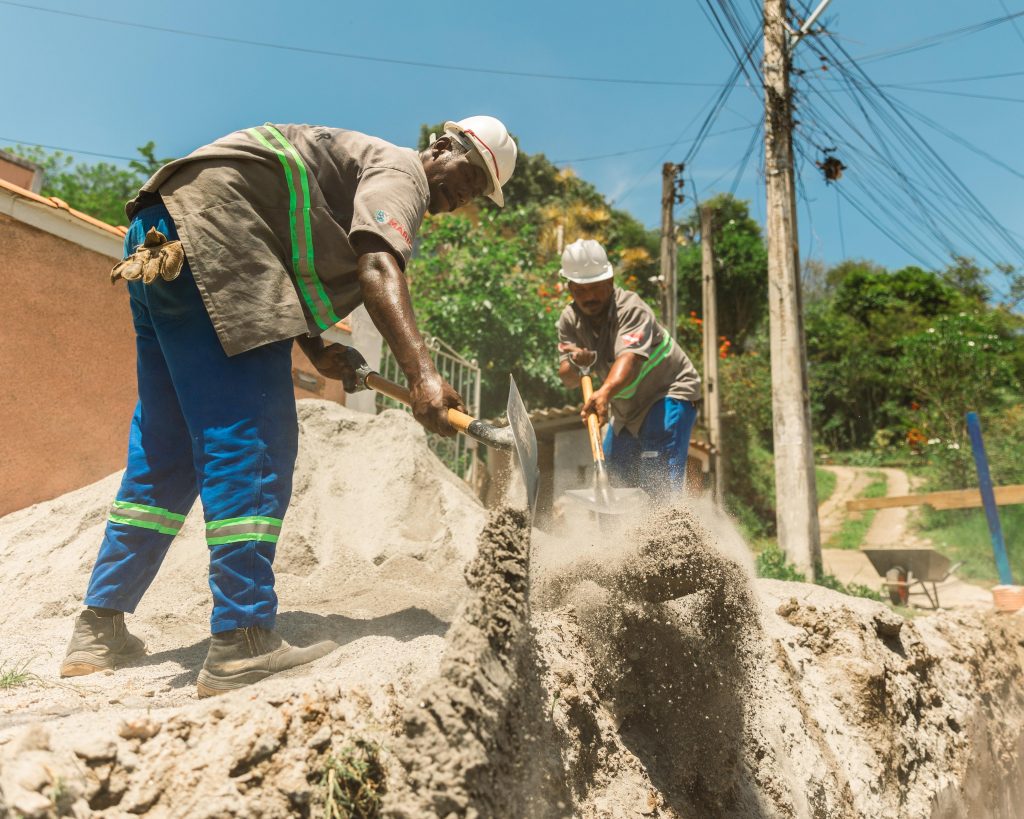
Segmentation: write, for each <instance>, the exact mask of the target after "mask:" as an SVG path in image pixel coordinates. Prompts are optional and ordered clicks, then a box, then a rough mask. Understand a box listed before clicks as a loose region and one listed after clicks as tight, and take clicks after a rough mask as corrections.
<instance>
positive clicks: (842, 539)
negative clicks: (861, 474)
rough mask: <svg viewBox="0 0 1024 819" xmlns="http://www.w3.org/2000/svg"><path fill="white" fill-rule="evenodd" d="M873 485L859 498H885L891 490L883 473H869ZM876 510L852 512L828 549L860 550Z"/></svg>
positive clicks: (829, 543) (827, 546)
mask: <svg viewBox="0 0 1024 819" xmlns="http://www.w3.org/2000/svg"><path fill="white" fill-rule="evenodd" d="M868 476H869V477H870V478H871V483H869V484H868V485H867V486H866V487H864V491H863V492H861V493H860V494H859V495H858V496H857V497H859V498H884V497H885V493H886V492H887V491H888V489H889V481H888V479H887V478H886V477H885V473H883V472H869V473H868ZM875 511H876V510H874V509H869V510H868V511H866V512H851V513H850V514H849V516H848V517H847V518H846V520H844V521H843V525H842V526H841V527H840V528H839V531H838V532H836V533H835V534H834V535H832V537H831V538H829V541H828V543H826V544H825V548H826V549H859V548H860V545H861V544H862V543H863V542H864V536H865V535H867V533H868V529H870V528H871V522H872V521H873V520H874V519H875Z"/></svg>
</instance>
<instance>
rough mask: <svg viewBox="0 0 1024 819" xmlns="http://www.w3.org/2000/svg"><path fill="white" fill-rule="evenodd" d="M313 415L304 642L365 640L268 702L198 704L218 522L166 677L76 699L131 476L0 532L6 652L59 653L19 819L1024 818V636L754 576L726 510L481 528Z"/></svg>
mask: <svg viewBox="0 0 1024 819" xmlns="http://www.w3.org/2000/svg"><path fill="white" fill-rule="evenodd" d="M301 417H302V424H303V450H302V453H303V454H302V456H301V461H300V475H299V479H298V481H297V484H296V498H295V503H294V506H293V510H292V512H290V513H289V516H288V519H287V521H286V532H290V534H289V535H288V537H290V538H291V540H290V541H289V540H285V539H282V544H281V550H280V553H281V561H282V563H281V564H279V566H280V567H281V569H282V571H281V573H280V580H281V584H280V585H281V587H282V591H281V598H282V601H283V603H284V605H286V606H295V607H297V609H298V610H296V611H291V612H289V611H286V612H284V613H283V614H282V616H281V628H282V631H284V632H285V634H286V636H288V637H289V638H292V637H296V638H297V639H313V638H319V637H331V638H333V639H335V640H338V641H339V642H341V643H343V644H344V645H343V647H342V648H341V649H340V650H339V651H337V652H335V653H334V654H331V655H329V656H328V657H325V658H323V659H322V660H319V661H317V663H315V664H313V665H312V666H310V667H308V668H304V669H297V670H295V671H294V672H291V673H288V674H285V675H281V676H280V677H276V678H271V679H270V680H267V681H265V682H264V683H261V684H259V685H256V686H253V687H252V688H250V689H245V690H242V691H238V692H234V693H232V694H229V695H227V696H224V697H220V698H217V699H215V700H213V701H203V702H201V703H200V702H195V701H193V699H192V698H193V696H194V694H193V692H194V687H193V682H194V678H195V672H196V670H197V669H198V666H199V664H200V663H201V661H202V655H203V653H204V651H205V640H204V638H203V636H202V634H203V633H205V613H206V608H207V607H208V605H209V603H208V601H205V599H201V598H205V593H204V594H203V595H200V594H199V591H198V590H197V587H198V586H199V585H200V584H201V583H202V582H203V581H204V567H205V562H201V561H199V560H198V558H197V557H196V556H194V555H193V556H189V552H190V550H193V551H198V548H197V544H196V541H197V540H198V543H199V544H201V543H202V541H201V537H202V533H201V530H200V529H199V527H197V526H196V525H195V522H194V521H190V526H191V530H190V533H188V534H187V535H186V537H185V538H183V540H184V542H183V543H180V544H175V547H174V549H172V555H175V552H178V553H179V554H177V555H176V558H177V559H178V560H180V561H181V563H180V564H178V567H177V568H179V569H180V572H178V573H176V574H174V575H173V576H172V577H171V578H169V579H166V580H163V581H161V580H158V585H159V584H160V583H161V582H164V583H165V584H166V585H165V586H164V587H163V589H162V590H161V589H159V588H154V590H153V592H152V593H151V595H150V596H149V597H148V598H147V601H146V603H145V604H144V605H145V606H148V608H146V610H145V611H142V610H140V612H139V614H138V615H137V616H136V617H135V618H133V619H132V623H133V627H137V628H138V630H140V631H142V632H143V633H144V636H146V637H147V638H149V639H150V640H151V641H152V642H154V643H156V645H155V646H154V649H155V651H154V654H152V655H151V656H150V657H149V658H147V660H146V662H145V663H144V664H142V665H141V666H140V667H138V668H133V669H123V670H121V671H118V672H117V673H116V674H113V675H110V676H103V677H101V678H99V679H98V680H96V679H91V678H82V679H81V680H75V681H72V683H71V684H69V685H67V686H64V685H60V686H58V685H57V684H56V682H55V680H54V677H55V673H56V665H57V663H58V662H59V659H60V655H61V653H62V650H63V644H64V641H65V640H66V637H67V631H68V629H69V627H70V623H69V620H68V617H67V614H68V613H69V612H65V611H64V610H63V608H64V606H65V602H64V601H67V600H72V601H75V600H76V597H75V595H76V594H79V593H80V589H81V587H82V586H84V582H85V577H86V574H87V572H88V569H89V564H90V561H91V558H92V554H93V552H94V550H95V548H96V542H97V540H98V532H99V531H100V530H101V527H102V520H103V514H104V509H105V505H106V503H108V502H109V496H110V492H111V491H112V490H113V488H114V487H115V485H116V481H114V482H112V481H107V482H105V483H101V484H97V485H95V486H93V487H86V488H85V489H83V490H80V491H79V493H72V496H66V497H65V498H62V499H58V500H57V501H54V502H51V503H50V504H48V505H41V506H40V507H35V508H33V509H30V510H26V511H24V512H21V513H16V514H15V515H12V516H9V517H8V518H6V519H3V520H0V557H2V558H3V561H2V562H0V572H2V573H3V574H2V577H3V582H4V584H5V586H4V587H5V588H8V587H9V586H8V585H7V584H9V583H17V584H19V585H20V586H21V587H22V588H24V589H27V590H29V591H28V594H26V595H25V597H26V598H29V597H31V598H32V605H31V606H29V605H26V606H22V607H19V608H18V609H17V610H15V611H11V610H10V609H7V610H5V612H4V614H3V615H0V618H6V619H4V620H3V622H2V625H3V627H4V630H3V632H2V634H3V637H2V639H3V640H5V641H6V642H3V643H0V646H2V650H3V654H2V655H0V656H3V657H5V658H7V657H12V656H14V657H17V656H18V654H17V653H14V654H12V648H13V649H14V650H15V651H21V652H26V648H27V647H29V646H36V647H39V646H40V645H41V644H42V645H43V646H44V647H45V650H46V651H47V652H48V655H47V658H46V659H44V660H40V661H37V662H36V664H35V665H33V667H32V670H33V671H36V673H38V674H39V675H40V678H41V681H42V682H40V683H39V684H31V685H28V686H23V687H21V688H16V689H12V690H11V691H8V692H6V693H3V694H2V695H0V707H2V709H3V717H2V719H3V723H2V724H0V815H4V814H5V811H9V812H12V813H13V812H19V813H21V814H23V815H26V816H37V817H47V816H56V815H74V816H106V817H120V816H126V815H138V814H144V815H147V816H153V817H164V816H167V817H178V816H189V817H290V816H314V815H316V816H319V815H322V812H323V807H324V803H325V800H327V799H328V798H329V799H330V800H331V801H332V802H333V803H334V804H335V805H345V804H348V805H350V806H351V805H353V804H355V803H357V802H358V803H359V804H362V805H363V808H362V809H361V810H362V812H357V811H355V809H354V808H351V807H349V808H344V809H341V811H342V812H341V813H340V815H346V814H345V812H344V811H346V810H347V811H349V812H354V813H353V815H380V814H383V815H389V816H395V817H406V818H408V817H421V816H443V817H449V816H452V817H516V818H518V817H524V818H525V819H547V817H570V816H571V817H583V819H597V817H601V819H605V818H606V817H636V816H638V815H641V816H655V817H665V818H666V819H668V818H669V817H672V818H674V817H691V816H708V817H758V816H763V817H829V818H831V817H851V818H852V817H861V816H884V817H908V818H910V817H913V818H914V819H916V818H917V817H921V816H930V817H933V818H934V819H945V818H946V817H950V818H951V817H967V816H970V817H995V818H996V819H1015V817H1019V816H1020V812H1019V807H1018V806H1019V805H1020V804H1024V793H1022V792H1021V791H1022V782H1024V776H1022V774H1024V769H1022V765H1021V760H1022V759H1024V693H1022V689H1021V686H1020V680H1021V678H1022V673H1024V619H1022V618H1020V617H1017V618H1003V619H995V618H985V617H982V616H980V615H966V614H965V615H949V614H938V615H933V616H926V617H918V618H915V619H913V620H904V619H903V618H902V617H899V616H898V615H896V614H894V613H893V612H892V611H891V610H890V609H889V608H888V607H886V606H884V605H882V604H878V603H873V602H870V601H866V600H859V599H854V598H849V597H845V596H842V595H838V594H836V593H834V592H830V591H828V590H825V589H822V588H820V587H815V586H806V585H803V584H792V583H781V582H776V581H753V580H751V573H750V557H749V554H748V553H747V551H746V549H745V547H744V546H743V544H742V541H741V540H740V539H739V537H738V535H737V534H736V531H735V529H734V528H733V527H732V526H731V524H730V523H729V522H728V520H726V519H725V518H723V517H721V516H720V515H719V514H718V513H716V512H714V511H713V510H711V509H710V508H708V507H706V506H702V505H696V506H693V507H689V508H679V509H673V510H662V511H660V512H657V513H655V514H653V515H651V517H650V519H648V520H645V521H641V522H639V523H638V522H635V521H634V522H632V523H630V524H629V525H627V526H618V527H617V528H612V527H605V528H599V527H598V528H594V527H590V528H583V529H579V530H578V531H577V536H576V537H575V538H565V537H562V538H554V539H553V538H551V537H546V536H543V535H541V534H540V533H536V532H534V533H532V537H531V532H530V530H529V526H528V523H527V518H526V516H525V515H524V514H523V513H522V512H520V511H517V510H514V509H501V510H496V511H494V512H492V513H491V515H490V517H489V519H487V521H486V525H485V523H484V514H483V511H482V510H481V509H480V508H479V507H478V505H477V504H476V502H475V501H474V500H473V498H471V497H470V496H469V495H468V493H466V492H465V490H464V489H463V488H462V487H461V485H459V484H458V482H457V481H456V480H455V479H454V478H452V477H450V476H449V475H448V474H447V473H446V472H445V470H444V468H443V467H442V466H441V465H440V463H439V462H437V461H436V459H434V458H433V456H431V455H430V453H429V452H428V451H427V449H426V446H425V444H424V441H423V438H422V435H421V434H420V433H419V431H418V429H417V428H416V427H415V426H413V425H412V422H411V421H410V420H409V419H407V418H405V417H403V416H400V415H397V414H395V415H384V416H380V417H378V418H376V419H373V418H366V417H358V416H354V415H353V414H351V413H346V412H345V411H344V410H343V409H341V408H337V407H333V406H331V405H325V404H320V403H311V404H307V405H306V406H304V407H303V409H302V413H301ZM370 464H372V465H373V469H370V468H368V465H370ZM403 470H404V471H403ZM372 492H375V493H377V494H376V495H375V496H373V497H376V498H377V500H376V502H374V503H370V501H369V498H370V497H371V493H372ZM341 493H344V494H341ZM359 493H365V498H366V499H367V500H365V504H366V505H365V508H364V507H363V506H362V505H361V504H360V503H354V502H353V500H352V498H353V496H356V497H363V495H360V494H359ZM101 495H102V498H101ZM381 497H385V498H389V500H390V499H391V498H395V499H397V501H396V505H395V506H394V507H393V508H392V507H390V506H388V504H385V503H381V502H380V498H381ZM339 498H341V501H340V503H344V506H343V507H341V506H340V505H339ZM397 504H405V505H406V506H407V507H408V508H410V509H412V510H413V512H414V515H413V516H412V517H410V516H408V515H407V514H406V513H404V512H403V510H402V508H401V507H400V506H399V505H397ZM384 507H387V508H384ZM438 509H440V510H441V511H440V513H438V511H437V510H438ZM417 518H418V520H417ZM438 520H439V521H440V522H437V521H438ZM420 524H422V528H417V526H418V525H420ZM531 540H532V541H533V543H532V545H531ZM531 549H533V550H534V551H535V554H532V555H531ZM202 552H203V554H204V555H205V546H203V549H202ZM467 555H475V556H474V557H473V559H472V560H470V561H469V562H468V564H467V563H466V559H465V558H466V556H467ZM310 565H312V566H313V568H312V569H311V570H309V567H310ZM169 569H171V567H170V566H168V567H165V569H164V572H163V576H166V575H167V574H168V570H169ZM463 571H464V577H463ZM187 572H191V573H193V574H196V575H198V577H197V578H194V577H191V576H187V574H186V573H187ZM163 576H162V577H163ZM61 584H65V585H64V586H63V587H62V586H61ZM11 587H16V586H11ZM204 592H205V588H204ZM74 608H77V603H76V604H75V605H74V606H73V607H72V610H74ZM197 619H198V620H199V622H194V621H195V620H197ZM448 620H450V621H451V627H450V628H448V623H447V621H448ZM446 631H447V636H446V637H442V636H441V635H442V634H443V633H445V632H446ZM12 637H13V640H14V642H13V643H12V642H11V638H12ZM190 640H191V641H192V642H191V644H189V641H190ZM51 643H52V645H51ZM22 656H29V654H28V653H27V652H26V653H24V654H23V655H22Z"/></svg>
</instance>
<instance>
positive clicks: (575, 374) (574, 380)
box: [558, 359, 580, 390]
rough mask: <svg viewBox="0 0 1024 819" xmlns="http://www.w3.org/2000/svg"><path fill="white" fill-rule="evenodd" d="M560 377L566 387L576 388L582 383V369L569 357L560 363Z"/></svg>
mask: <svg viewBox="0 0 1024 819" xmlns="http://www.w3.org/2000/svg"><path fill="white" fill-rule="evenodd" d="M558 377H559V378H561V379H562V383H563V384H564V385H565V387H566V389H570V390H574V389H576V388H577V387H578V386H579V385H580V371H579V370H577V369H576V368H575V367H574V366H573V365H572V362H570V361H569V360H568V359H566V360H565V361H562V362H561V363H560V364H559V365H558Z"/></svg>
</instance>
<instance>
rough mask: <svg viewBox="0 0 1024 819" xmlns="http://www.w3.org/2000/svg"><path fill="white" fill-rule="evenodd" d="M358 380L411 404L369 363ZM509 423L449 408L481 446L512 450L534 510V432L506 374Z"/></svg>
mask: <svg viewBox="0 0 1024 819" xmlns="http://www.w3.org/2000/svg"><path fill="white" fill-rule="evenodd" d="M356 374H357V377H358V381H359V383H360V384H361V385H362V386H364V387H366V388H368V389H371V390H374V391H375V392H379V393H380V394H381V395H386V396H387V397H388V398H393V399H394V400H395V401H398V402H400V403H402V404H405V405H406V406H412V396H411V395H410V394H409V390H408V389H407V388H406V387H403V386H401V385H400V384H396V383H394V382H393V381H388V380H387V379H386V378H384V377H382V376H381V375H380V374H379V373H375V372H374V371H373V370H371V369H370V368H369V366H362V367H360V368H359V369H358V370H357V371H356ZM506 410H507V412H508V426H507V427H496V426H493V425H492V424H488V423H487V422H486V421H479V420H477V419H476V418H474V417H473V416H472V415H466V413H464V412H459V411H458V410H457V409H449V410H448V423H449V424H451V425H452V426H453V427H455V428H456V429H457V430H458V431H459V432H461V433H463V434H465V435H467V436H468V437H470V438H472V439H473V440H474V441H479V442H480V443H481V444H483V445H484V446H488V447H491V448H492V449H500V450H502V451H504V452H514V453H515V454H516V458H517V460H518V461H519V469H520V471H521V474H522V476H523V483H524V485H525V486H526V503H527V505H528V506H529V508H530V514H531V515H532V514H533V511H534V507H535V505H536V503H537V484H538V480H537V434H536V433H535V432H534V429H533V424H531V423H530V416H529V414H528V413H527V412H526V405H525V404H524V403H523V399H522V396H520V395H519V390H518V389H517V388H516V381H515V379H514V378H512V376H509V387H508V406H507V407H506Z"/></svg>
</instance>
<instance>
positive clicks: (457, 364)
mask: <svg viewBox="0 0 1024 819" xmlns="http://www.w3.org/2000/svg"><path fill="white" fill-rule="evenodd" d="M423 340H424V341H425V342H426V344H427V349H428V350H430V357H431V358H432V359H433V361H434V366H435V367H437V371H438V372H439V373H440V374H441V377H442V378H443V379H444V380H445V381H447V382H448V383H449V384H451V385H452V386H453V387H454V388H455V390H456V392H458V393H459V395H461V396H462V400H463V401H465V403H466V411H467V412H468V413H469V414H470V415H472V416H473V417H474V418H479V417H480V367H479V365H478V364H477V362H476V359H473V360H472V361H467V360H466V359H465V358H463V357H462V356H460V355H459V354H458V353H457V352H455V350H453V349H452V348H451V347H449V346H448V345H447V344H445V343H444V342H443V341H441V339H439V338H434V337H433V336H425V337H424V339H423ZM380 374H381V375H382V376H384V377H385V378H386V379H388V380H389V381H394V382H395V383H396V384H405V383H406V380H405V374H404V373H403V372H402V370H401V369H400V368H399V366H398V362H397V361H396V360H395V357H394V355H392V353H391V350H390V349H389V348H388V345H387V344H385V345H384V347H383V350H382V351H381V356H380ZM394 408H397V409H404V410H405V411H407V412H411V410H410V409H409V408H408V407H407V406H405V405H404V404H400V403H398V402H397V401H394V400H392V399H391V398H388V397H387V396H386V395H381V394H380V393H377V411H378V412H379V411H380V410H382V409H394ZM427 442H428V443H429V445H430V448H431V449H432V450H433V451H434V454H435V455H437V457H439V458H440V459H441V460H442V461H444V463H445V464H446V465H447V467H448V468H449V469H451V470H452V472H454V473H455V474H456V475H458V476H459V477H460V478H462V479H463V480H464V481H466V482H467V483H469V484H470V485H473V484H474V482H475V480H476V477H477V471H478V469H479V459H478V457H477V443H476V441H474V440H473V439H472V438H469V437H467V436H465V435H456V436H455V437H454V438H442V437H441V436H440V435H435V434H433V433H427Z"/></svg>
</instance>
